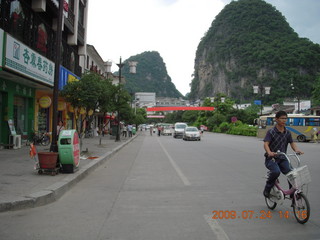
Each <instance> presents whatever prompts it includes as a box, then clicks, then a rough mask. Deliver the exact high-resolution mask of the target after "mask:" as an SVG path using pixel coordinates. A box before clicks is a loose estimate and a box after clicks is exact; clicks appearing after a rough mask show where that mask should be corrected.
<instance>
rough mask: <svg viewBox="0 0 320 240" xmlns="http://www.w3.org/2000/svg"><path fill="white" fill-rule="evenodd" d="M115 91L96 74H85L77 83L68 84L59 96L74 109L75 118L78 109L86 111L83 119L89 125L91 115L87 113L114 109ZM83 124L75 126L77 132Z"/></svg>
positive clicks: (78, 111) (78, 113) (114, 88)
mask: <svg viewBox="0 0 320 240" xmlns="http://www.w3.org/2000/svg"><path fill="white" fill-rule="evenodd" d="M116 92H117V89H116V87H115V86H113V85H112V83H111V82H110V81H108V80H106V79H104V78H102V77H101V76H99V75H98V74H96V73H91V72H90V73H87V74H85V75H84V76H83V77H82V78H81V79H80V80H79V81H73V82H69V83H68V84H67V85H66V86H65V87H64V89H63V90H62V91H60V96H62V97H64V98H65V100H66V101H67V102H69V103H70V104H71V105H72V106H73V108H74V109H75V114H76V118H77V119H78V118H79V115H80V109H81V108H83V109H85V110H86V114H85V116H86V117H85V118H83V121H85V120H87V121H88V122H89V123H90V122H91V121H92V119H93V114H91V115H90V114H89V111H93V113H94V112H96V111H100V112H101V111H102V112H107V111H113V110H114V109H115V102H114V99H115V94H116ZM82 126H83V124H80V125H78V126H77V130H78V132H83V129H82Z"/></svg>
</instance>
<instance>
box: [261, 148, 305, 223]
mask: <svg viewBox="0 0 320 240" xmlns="http://www.w3.org/2000/svg"><path fill="white" fill-rule="evenodd" d="M277 155H284V156H285V157H286V159H287V160H288V161H289V164H290V166H291V168H292V169H293V170H292V171H290V172H289V173H287V174H286V177H287V179H288V180H289V182H290V183H291V185H292V187H291V188H290V189H288V190H284V189H283V188H282V187H281V186H280V181H279V179H277V180H276V182H275V185H274V187H273V188H272V189H271V192H270V197H269V198H267V197H265V201H266V204H267V207H268V208H269V209H271V210H273V209H275V208H276V206H277V204H280V205H281V204H282V203H283V202H284V200H285V199H291V200H292V205H291V206H292V208H293V214H294V216H295V218H296V220H297V221H298V223H300V224H304V223H306V222H307V221H308V220H309V217H310V204H309V201H308V198H307V197H306V195H305V194H304V192H303V187H304V186H307V184H308V183H310V182H311V176H310V173H309V170H308V166H307V165H304V166H302V167H300V163H301V161H300V158H299V156H298V154H296V153H293V154H286V153H283V152H277ZM290 157H293V158H294V159H295V160H296V163H297V168H293V167H292V164H291V161H290ZM268 173H269V172H268Z"/></svg>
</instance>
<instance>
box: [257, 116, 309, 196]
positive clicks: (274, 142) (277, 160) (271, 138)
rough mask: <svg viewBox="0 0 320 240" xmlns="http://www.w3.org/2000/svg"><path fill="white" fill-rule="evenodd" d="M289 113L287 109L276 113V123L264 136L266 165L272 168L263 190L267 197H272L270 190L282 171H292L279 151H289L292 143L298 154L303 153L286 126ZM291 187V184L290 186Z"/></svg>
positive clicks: (285, 172) (284, 172)
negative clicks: (288, 148)
mask: <svg viewBox="0 0 320 240" xmlns="http://www.w3.org/2000/svg"><path fill="white" fill-rule="evenodd" d="M287 119H288V115H287V113H286V112H285V111H279V112H277V114H276V117H275V120H276V123H277V124H276V125H275V126H274V127H273V128H271V129H269V130H268V131H267V134H266V136H265V138H264V140H263V141H264V145H263V146H264V149H265V151H266V153H265V166H266V167H267V168H268V169H269V170H270V172H269V176H268V179H267V182H266V186H265V188H264V191H263V195H264V196H265V197H266V198H269V197H270V191H271V189H272V187H273V186H274V184H275V181H276V180H277V178H278V177H279V175H280V172H282V173H283V174H287V173H288V172H290V171H291V168H290V164H289V162H288V160H287V159H286V158H285V157H284V156H283V155H280V156H277V151H280V152H284V153H287V147H288V144H289V143H290V146H291V148H292V150H293V151H294V152H296V153H298V154H303V152H301V151H300V150H299V149H298V147H297V146H296V144H295V143H294V142H293V140H292V136H291V133H290V131H289V130H288V129H287V128H286V127H285V125H286V121H287ZM290 187H291V186H290Z"/></svg>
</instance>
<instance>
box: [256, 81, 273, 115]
mask: <svg viewBox="0 0 320 240" xmlns="http://www.w3.org/2000/svg"><path fill="white" fill-rule="evenodd" d="M263 90H264V91H263ZM270 90H271V87H263V86H262V85H258V86H253V93H254V94H258V93H260V106H261V108H260V115H262V109H263V106H262V97H263V96H264V94H265V95H269V94H270Z"/></svg>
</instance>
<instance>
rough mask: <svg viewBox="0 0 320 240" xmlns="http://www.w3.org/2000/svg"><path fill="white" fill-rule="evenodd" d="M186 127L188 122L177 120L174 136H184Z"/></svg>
mask: <svg viewBox="0 0 320 240" xmlns="http://www.w3.org/2000/svg"><path fill="white" fill-rule="evenodd" d="M186 127H188V125H187V124H186V123H182V122H177V123H176V124H174V131H173V137H174V138H177V137H182V136H183V133H184V129H185V128H186Z"/></svg>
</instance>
